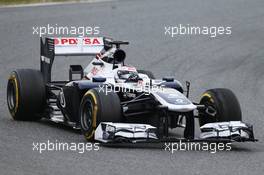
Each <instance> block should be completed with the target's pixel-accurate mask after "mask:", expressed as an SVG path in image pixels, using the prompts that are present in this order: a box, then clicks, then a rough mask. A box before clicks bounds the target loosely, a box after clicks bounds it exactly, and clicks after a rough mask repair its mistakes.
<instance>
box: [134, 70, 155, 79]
mask: <svg viewBox="0 0 264 175" xmlns="http://www.w3.org/2000/svg"><path fill="white" fill-rule="evenodd" d="M137 72H138V73H140V74H146V75H147V76H148V77H149V78H150V79H155V76H154V74H153V73H152V72H151V71H148V70H137Z"/></svg>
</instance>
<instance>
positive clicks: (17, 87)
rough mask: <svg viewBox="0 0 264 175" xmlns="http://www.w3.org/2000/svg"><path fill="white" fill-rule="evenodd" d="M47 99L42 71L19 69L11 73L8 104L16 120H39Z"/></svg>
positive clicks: (8, 86)
mask: <svg viewBox="0 0 264 175" xmlns="http://www.w3.org/2000/svg"><path fill="white" fill-rule="evenodd" d="M45 100H46V90H45V83H44V79H43V76H42V74H41V72H40V71H38V70H33V69H18V70H16V71H13V72H12V73H11V74H10V76H9V79H8V83H7V105H8V109H9V112H10V114H11V116H12V117H13V119H14V120H39V119H40V118H41V115H42V112H43V109H44V108H45Z"/></svg>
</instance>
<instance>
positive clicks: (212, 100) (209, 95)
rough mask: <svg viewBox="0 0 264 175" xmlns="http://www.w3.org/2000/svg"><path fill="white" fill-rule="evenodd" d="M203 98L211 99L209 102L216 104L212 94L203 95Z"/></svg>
mask: <svg viewBox="0 0 264 175" xmlns="http://www.w3.org/2000/svg"><path fill="white" fill-rule="evenodd" d="M203 97H208V98H209V100H210V101H211V102H212V103H214V99H213V98H212V96H211V94H209V93H207V92H206V93H204V94H203V95H202V98H203Z"/></svg>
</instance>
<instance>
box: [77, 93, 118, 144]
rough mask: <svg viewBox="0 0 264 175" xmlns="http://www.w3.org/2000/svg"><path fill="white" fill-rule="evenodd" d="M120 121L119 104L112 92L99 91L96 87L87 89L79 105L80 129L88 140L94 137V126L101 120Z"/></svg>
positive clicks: (116, 96)
mask: <svg viewBox="0 0 264 175" xmlns="http://www.w3.org/2000/svg"><path fill="white" fill-rule="evenodd" d="M120 121H122V113H121V105H120V99H119V97H118V95H117V94H116V93H114V92H107V95H106V93H105V92H103V91H100V90H99V89H98V88H95V89H91V90H88V91H87V92H86V93H85V95H84V96H83V98H82V101H81V105H80V125H81V130H82V132H83V134H84V136H85V138H86V139H87V140H88V141H91V140H93V139H94V132H95V129H96V127H97V126H98V125H99V124H100V123H101V122H120Z"/></svg>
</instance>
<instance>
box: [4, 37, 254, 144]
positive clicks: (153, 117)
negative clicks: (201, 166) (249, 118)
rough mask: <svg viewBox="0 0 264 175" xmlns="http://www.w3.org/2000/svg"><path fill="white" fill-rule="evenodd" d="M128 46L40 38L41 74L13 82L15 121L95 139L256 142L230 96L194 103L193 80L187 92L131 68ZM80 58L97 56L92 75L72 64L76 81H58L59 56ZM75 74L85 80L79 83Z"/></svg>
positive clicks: (216, 94)
mask: <svg viewBox="0 0 264 175" xmlns="http://www.w3.org/2000/svg"><path fill="white" fill-rule="evenodd" d="M127 44H128V42H124V41H114V40H112V39H109V38H105V37H83V38H74V37H62V38H45V39H43V38H41V56H40V67H41V69H40V70H33V69H18V70H15V71H13V72H12V73H11V74H10V77H9V79H8V85H7V104H8V109H9V111H10V114H11V116H12V117H13V118H14V119H15V120H39V119H41V118H46V119H48V120H51V121H54V122H57V123H63V124H65V125H69V126H72V127H73V128H77V129H81V130H82V132H83V134H84V136H85V138H86V139H87V140H89V141H90V140H94V139H95V140H97V141H100V142H111V143H113V142H133V143H136V142H153V141H155V142H160V141H161V142H163V141H179V140H181V141H219V142H221V141H228V142H229V141H256V139H255V138H254V134H253V127H252V126H251V125H249V124H245V123H243V122H242V116H241V109H240V105H239V102H238V100H237V98H236V96H235V95H234V93H233V92H232V91H231V90H228V89H223V88H217V89H210V90H207V91H206V92H205V93H203V94H202V97H201V100H200V102H199V103H194V102H192V101H191V100H189V99H188V96H189V87H190V83H189V82H186V88H184V87H183V85H182V84H181V83H180V82H179V81H177V80H175V79H174V78H171V77H165V78H162V79H155V77H154V75H153V73H152V72H150V71H147V70H137V69H136V68H135V67H133V66H129V65H126V64H125V57H126V53H125V52H124V51H123V50H122V49H120V46H121V45H127ZM75 55H77V56H79V55H84V56H93V57H94V58H93V59H92V61H91V63H90V64H89V65H88V66H87V67H86V68H85V69H83V68H82V66H81V65H70V69H69V80H67V81H52V80H51V70H52V65H53V61H54V59H55V57H57V56H75ZM76 74H77V75H79V77H80V78H79V79H77V80H76V79H75V80H73V77H74V76H76ZM184 89H186V90H184ZM196 118H197V119H198V120H199V124H200V129H201V134H200V137H195V121H196V120H195V119H196ZM179 127H180V128H184V132H183V134H182V136H181V137H176V136H172V135H171V134H170V132H169V131H170V129H174V128H179Z"/></svg>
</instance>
